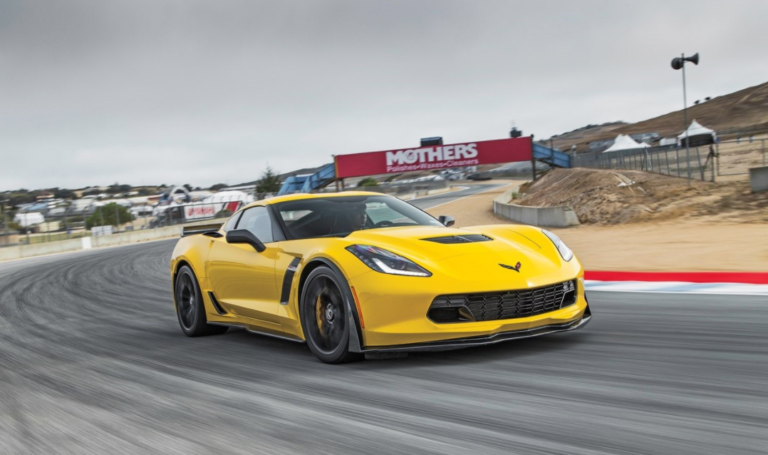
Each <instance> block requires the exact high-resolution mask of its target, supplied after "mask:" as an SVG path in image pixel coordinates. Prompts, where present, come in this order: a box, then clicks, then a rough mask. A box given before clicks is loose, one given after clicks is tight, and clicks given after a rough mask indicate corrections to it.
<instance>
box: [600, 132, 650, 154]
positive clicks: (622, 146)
mask: <svg viewBox="0 0 768 455" xmlns="http://www.w3.org/2000/svg"><path fill="white" fill-rule="evenodd" d="M645 147H648V144H646V143H642V144H638V143H637V142H635V140H634V139H632V138H631V137H629V136H625V135H623V134H619V135H618V136H616V140H615V141H613V145H612V146H610V147H609V148H608V149H607V150H605V151H604V152H603V153H609V152H616V151H619V150H629V149H640V148H645Z"/></svg>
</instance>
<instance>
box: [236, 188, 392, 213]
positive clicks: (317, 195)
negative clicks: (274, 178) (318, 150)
mask: <svg viewBox="0 0 768 455" xmlns="http://www.w3.org/2000/svg"><path fill="white" fill-rule="evenodd" d="M345 196H388V195H387V194H384V193H376V192H373V191H344V192H342V193H294V194H287V195H285V196H277V197H273V198H269V199H264V200H261V201H256V202H251V203H250V204H248V205H247V206H245V207H244V209H247V208H250V207H256V206H260V205H272V204H279V203H281V202H286V201H300V200H305V199H325V198H330V197H345ZM390 197H391V196H390Z"/></svg>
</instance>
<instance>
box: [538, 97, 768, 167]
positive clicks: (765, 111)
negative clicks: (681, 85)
mask: <svg viewBox="0 0 768 455" xmlns="http://www.w3.org/2000/svg"><path fill="white" fill-rule="evenodd" d="M693 119H696V120H697V121H698V122H699V123H701V124H702V125H704V126H706V127H708V128H712V129H713V130H715V131H717V132H718V133H719V134H720V135H723V133H726V134H725V136H726V139H727V138H728V134H727V133H728V132H732V133H736V132H737V131H739V130H752V131H757V132H765V131H768V82H766V83H764V84H760V85H756V86H754V87H749V88H746V89H744V90H739V91H738V92H733V93H730V94H728V95H723V96H718V97H715V98H713V99H711V100H710V101H705V102H703V103H700V104H697V105H692V106H689V107H688V122H689V123H690V121H691V120H693ZM683 123H684V120H683V111H682V110H679V111H675V112H670V113H668V114H664V115H661V116H659V117H654V118H652V119H648V120H643V121H641V122H637V123H632V124H628V125H616V126H615V127H613V125H601V126H600V127H595V128H589V129H587V130H582V129H580V130H576V131H573V132H571V133H566V134H563V135H561V136H558V137H554V138H552V140H553V145H554V146H555V147H558V148H559V149H560V150H570V149H571V146H572V145H576V149H577V150H578V151H579V152H584V151H587V150H589V143H590V142H592V141H601V140H606V139H613V138H615V137H616V136H617V135H618V134H635V133H650V132H658V133H659V134H660V135H661V137H671V136H676V135H678V134H680V133H682V131H683ZM546 142H547V144H549V140H547V141H546Z"/></svg>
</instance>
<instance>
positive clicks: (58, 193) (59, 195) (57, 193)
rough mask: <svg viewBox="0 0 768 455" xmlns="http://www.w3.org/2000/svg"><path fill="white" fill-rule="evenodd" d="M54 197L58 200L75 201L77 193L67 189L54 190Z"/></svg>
mask: <svg viewBox="0 0 768 455" xmlns="http://www.w3.org/2000/svg"><path fill="white" fill-rule="evenodd" d="M53 197H54V198H56V199H75V198H76V196H75V192H74V191H72V190H68V189H66V188H62V189H59V188H54V189H53Z"/></svg>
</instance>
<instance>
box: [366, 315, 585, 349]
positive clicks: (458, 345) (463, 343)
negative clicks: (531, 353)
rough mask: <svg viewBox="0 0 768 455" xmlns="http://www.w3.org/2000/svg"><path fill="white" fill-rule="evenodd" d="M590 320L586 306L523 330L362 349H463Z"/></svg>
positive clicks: (572, 327)
mask: <svg viewBox="0 0 768 455" xmlns="http://www.w3.org/2000/svg"><path fill="white" fill-rule="evenodd" d="M591 320H592V314H591V312H590V310H589V306H587V308H586V310H585V312H584V315H583V316H582V317H581V318H580V319H577V320H575V321H571V322H567V323H564V324H552V325H545V326H540V327H535V328H530V329H525V330H515V331H511V332H500V333H495V334H493V335H486V336H475V337H469V338H458V339H451V340H443V341H432V342H426V343H414V344H405V345H396V346H371V347H366V348H364V349H363V350H362V352H365V353H384V352H419V351H422V352H423V351H433V352H434V351H449V350H454V349H463V348H469V347H474V346H486V345H490V344H496V343H501V342H502V341H510V340H519V339H523V338H531V337H536V336H540V335H547V334H550V333H557V332H570V331H573V330H578V329H580V328H582V327H584V326H585V325H587V324H588V323H589V321H591Z"/></svg>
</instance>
